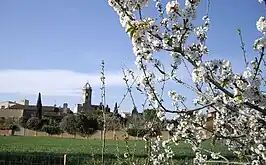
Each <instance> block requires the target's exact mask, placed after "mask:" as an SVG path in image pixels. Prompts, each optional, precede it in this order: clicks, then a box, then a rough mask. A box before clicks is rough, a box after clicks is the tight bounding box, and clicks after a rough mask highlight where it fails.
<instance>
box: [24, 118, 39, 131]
mask: <svg viewBox="0 0 266 165" xmlns="http://www.w3.org/2000/svg"><path fill="white" fill-rule="evenodd" d="M26 128H28V129H31V130H34V131H38V130H40V129H41V128H42V121H41V120H40V119H39V118H38V117H31V118H29V120H28V121H27V123H26Z"/></svg>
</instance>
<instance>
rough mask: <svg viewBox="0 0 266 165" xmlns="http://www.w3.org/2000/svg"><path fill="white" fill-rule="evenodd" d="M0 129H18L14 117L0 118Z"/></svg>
mask: <svg viewBox="0 0 266 165" xmlns="http://www.w3.org/2000/svg"><path fill="white" fill-rule="evenodd" d="M0 130H12V131H19V126H18V124H17V122H16V120H15V118H11V117H10V118H7V119H5V118H4V119H2V122H1V123H0Z"/></svg>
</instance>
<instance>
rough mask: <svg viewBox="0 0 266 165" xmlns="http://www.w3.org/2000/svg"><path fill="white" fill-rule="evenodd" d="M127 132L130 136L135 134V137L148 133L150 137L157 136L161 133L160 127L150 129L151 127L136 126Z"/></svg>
mask: <svg viewBox="0 0 266 165" xmlns="http://www.w3.org/2000/svg"><path fill="white" fill-rule="evenodd" d="M127 133H128V134H129V135H130V136H134V137H143V136H144V135H147V136H149V137H156V136H158V135H161V131H160V129H154V130H150V129H144V128H136V127H135V128H128V129H127Z"/></svg>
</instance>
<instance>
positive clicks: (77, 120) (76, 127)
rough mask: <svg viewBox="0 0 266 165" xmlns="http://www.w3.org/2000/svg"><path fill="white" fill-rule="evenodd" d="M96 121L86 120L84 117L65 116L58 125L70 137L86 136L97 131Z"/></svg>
mask: <svg viewBox="0 0 266 165" xmlns="http://www.w3.org/2000/svg"><path fill="white" fill-rule="evenodd" d="M98 126H99V125H98V122H97V119H95V118H94V117H89V118H87V117H86V116H85V115H82V114H79V115H67V116H65V117H64V118H63V120H62V121H61V123H60V128H61V129H62V130H63V131H65V132H67V133H69V134H72V135H76V134H79V135H81V136H88V135H90V134H93V133H94V132H95V131H96V130H97V129H98Z"/></svg>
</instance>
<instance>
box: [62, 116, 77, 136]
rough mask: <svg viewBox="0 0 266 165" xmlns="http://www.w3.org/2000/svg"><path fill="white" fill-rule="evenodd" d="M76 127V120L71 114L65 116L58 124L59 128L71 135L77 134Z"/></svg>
mask: <svg viewBox="0 0 266 165" xmlns="http://www.w3.org/2000/svg"><path fill="white" fill-rule="evenodd" d="M76 127H77V126H76V119H75V116H74V115H72V114H71V115H67V116H65V117H64V118H63V119H62V121H61V122H60V128H61V129H62V130H63V131H65V132H67V133H69V134H71V135H76V134H77V131H76Z"/></svg>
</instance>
